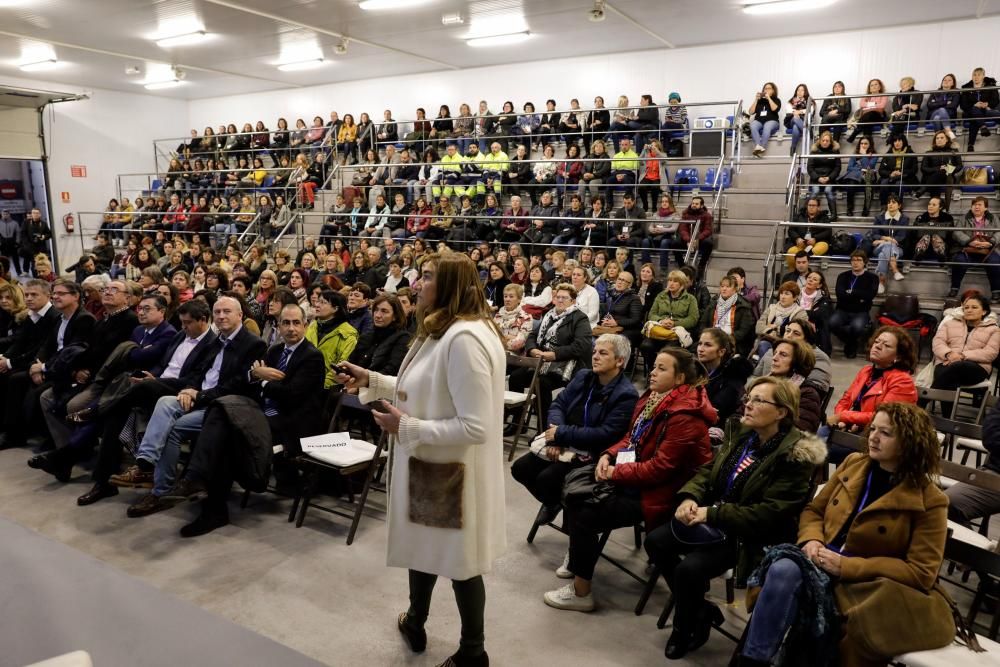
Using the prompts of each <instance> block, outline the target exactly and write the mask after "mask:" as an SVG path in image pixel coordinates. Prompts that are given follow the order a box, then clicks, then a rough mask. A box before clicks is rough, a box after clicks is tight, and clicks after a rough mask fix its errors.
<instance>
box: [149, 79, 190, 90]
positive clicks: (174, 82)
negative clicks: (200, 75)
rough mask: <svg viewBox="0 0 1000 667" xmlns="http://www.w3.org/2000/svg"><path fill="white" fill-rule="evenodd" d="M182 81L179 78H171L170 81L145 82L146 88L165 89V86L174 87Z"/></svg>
mask: <svg viewBox="0 0 1000 667" xmlns="http://www.w3.org/2000/svg"><path fill="white" fill-rule="evenodd" d="M182 83H184V82H183V81H181V80H180V79H172V80H170V81H154V82H153V83H147V84H146V90H165V89H167V88H176V87H177V86H179V85H181V84H182Z"/></svg>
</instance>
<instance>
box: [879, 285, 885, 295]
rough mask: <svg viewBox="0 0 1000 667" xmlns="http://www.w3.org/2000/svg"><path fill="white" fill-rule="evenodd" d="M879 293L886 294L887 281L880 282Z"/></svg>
mask: <svg viewBox="0 0 1000 667" xmlns="http://www.w3.org/2000/svg"><path fill="white" fill-rule="evenodd" d="M878 293H879V294H885V283H879V284H878Z"/></svg>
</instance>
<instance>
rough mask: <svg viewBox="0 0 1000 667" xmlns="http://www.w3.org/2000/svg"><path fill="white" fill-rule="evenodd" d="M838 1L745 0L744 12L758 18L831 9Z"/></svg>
mask: <svg viewBox="0 0 1000 667" xmlns="http://www.w3.org/2000/svg"><path fill="white" fill-rule="evenodd" d="M835 1H836V0H745V1H744V4H743V12H744V13H746V14H753V15H756V16H766V15H770V14H784V13H785V12H800V11H804V10H809V9H822V8H823V7H829V6H830V5H832V4H833V3H834V2H835Z"/></svg>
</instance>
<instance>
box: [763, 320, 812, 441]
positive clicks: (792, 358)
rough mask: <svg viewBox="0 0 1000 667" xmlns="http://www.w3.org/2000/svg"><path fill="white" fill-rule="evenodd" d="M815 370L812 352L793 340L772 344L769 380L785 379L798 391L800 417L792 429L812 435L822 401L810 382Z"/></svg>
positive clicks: (784, 339)
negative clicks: (770, 378) (774, 378)
mask: <svg viewBox="0 0 1000 667" xmlns="http://www.w3.org/2000/svg"><path fill="white" fill-rule="evenodd" d="M815 366H816V355H815V354H814V353H813V350H812V348H810V347H809V346H808V345H806V344H805V343H804V342H802V341H800V340H796V339H794V338H782V339H781V340H779V341H778V342H777V343H775V344H774V353H773V355H772V361H771V373H770V375H771V377H778V378H784V379H786V380H788V381H789V382H791V383H792V384H794V385H795V386H796V387H798V388H799V416H798V417H797V418H796V420H795V428H797V429H799V430H800V431H802V432H805V433H815V432H816V429H818V428H819V426H820V424H822V423H823V397H822V395H821V394H820V391H819V388H818V387H816V386H815V385H813V384H812V383H811V382H809V379H808V378H809V374H810V373H812V371H813V368H815Z"/></svg>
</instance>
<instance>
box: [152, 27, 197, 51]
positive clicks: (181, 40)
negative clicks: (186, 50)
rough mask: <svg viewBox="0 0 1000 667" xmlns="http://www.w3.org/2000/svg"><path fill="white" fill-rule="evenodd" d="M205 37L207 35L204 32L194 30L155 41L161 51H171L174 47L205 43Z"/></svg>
mask: <svg viewBox="0 0 1000 667" xmlns="http://www.w3.org/2000/svg"><path fill="white" fill-rule="evenodd" d="M207 37H208V33H207V32H205V31H204V30H195V31H194V32H186V33H183V34H181V35H172V36H170V37H162V38H160V39H158V40H156V45H157V46H158V47H160V48H161V49H172V48H174V47H175V46H191V45H192V44H200V43H201V42H203V41H205V39H206V38H207Z"/></svg>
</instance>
